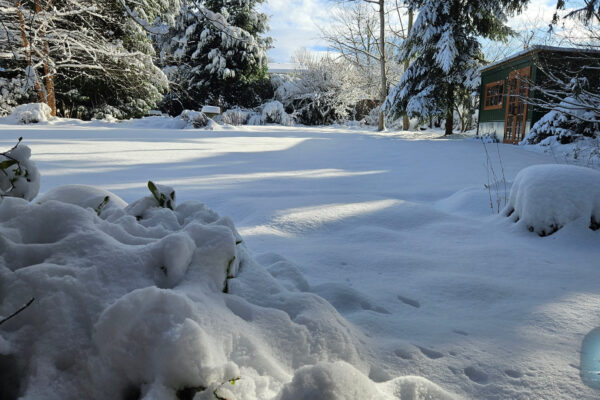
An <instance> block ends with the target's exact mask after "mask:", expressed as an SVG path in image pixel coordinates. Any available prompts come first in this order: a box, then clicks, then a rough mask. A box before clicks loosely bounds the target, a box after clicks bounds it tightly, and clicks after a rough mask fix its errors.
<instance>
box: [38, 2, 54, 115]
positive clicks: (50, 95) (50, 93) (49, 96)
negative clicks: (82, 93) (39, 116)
mask: <svg viewBox="0 0 600 400" xmlns="http://www.w3.org/2000/svg"><path fill="white" fill-rule="evenodd" d="M51 4H52V0H50V1H49V2H48V4H47V7H46V10H48V8H49V7H50V5H51ZM41 12H42V6H41V5H40V0H35V13H36V14H39V13H41ZM40 36H41V38H42V40H43V41H44V52H43V54H44V81H45V83H46V104H48V106H49V107H50V110H51V115H52V116H53V117H56V97H55V95H54V73H53V72H52V71H51V70H50V66H49V64H48V58H49V56H50V49H49V48H48V41H47V40H46V28H43V29H42V32H41V35H40Z"/></svg>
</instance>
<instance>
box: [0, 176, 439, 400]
mask: <svg viewBox="0 0 600 400" xmlns="http://www.w3.org/2000/svg"><path fill="white" fill-rule="evenodd" d="M156 187H157V189H158V191H157V193H163V194H166V195H167V196H169V197H171V193H172V189H170V188H166V187H163V188H162V189H161V188H160V186H158V185H157V186H156ZM159 197H160V195H159ZM106 198H108V200H106ZM103 203H105V205H104V206H103V207H102V209H101V210H100V212H98V208H99V205H100V204H103ZM171 205H172V207H173V208H174V209H173V210H171V209H170V208H167V207H159V204H158V201H157V200H156V197H155V194H152V195H151V196H149V197H148V198H146V199H142V200H140V201H137V202H133V203H132V204H130V205H129V206H125V202H124V201H123V200H121V199H120V198H119V197H118V196H116V195H115V194H113V193H110V192H107V191H104V190H100V189H96V188H93V187H86V186H82V185H77V186H74V185H70V186H65V187H59V188H55V189H53V190H51V191H50V192H48V193H46V194H44V195H42V196H40V197H39V198H38V200H37V201H35V202H33V203H28V202H26V201H25V200H23V199H18V198H4V199H3V200H2V201H1V202H0V245H1V246H2V252H1V253H0V289H1V290H0V293H1V299H2V302H0V316H1V315H4V316H5V315H8V314H10V313H12V312H13V311H14V310H16V309H18V308H19V306H21V305H22V304H24V303H25V302H26V301H27V300H29V299H30V298H31V297H35V299H36V301H35V302H34V303H33V304H32V305H31V306H30V307H29V308H27V309H26V310H24V311H23V312H21V313H20V314H19V315H18V316H17V317H15V318H12V319H11V320H10V321H8V322H7V323H6V324H3V326H2V328H3V329H2V331H1V332H0V357H2V362H3V367H2V368H0V382H3V385H5V389H6V390H7V391H8V392H9V393H15V396H17V397H19V396H23V398H34V397H35V396H37V394H38V393H43V395H40V396H38V397H43V398H48V399H64V398H98V399H99V398H123V397H124V396H125V397H127V396H133V394H135V396H136V398H144V399H151V398H157V399H158V398H160V399H169V398H170V399H174V398H176V396H178V395H179V396H183V395H184V394H187V395H189V397H192V396H194V394H195V395H196V398H207V399H209V398H210V399H212V398H214V397H212V396H214V395H217V396H220V398H232V399H233V398H240V399H249V400H255V399H271V398H278V397H281V396H284V395H285V396H287V397H285V398H290V397H289V396H294V393H298V394H300V393H302V392H303V391H306V390H308V389H307V387H306V385H303V384H302V383H301V382H300V380H301V377H302V376H303V375H306V373H307V372H308V371H313V372H315V373H316V372H317V371H318V370H320V369H322V368H324V367H315V369H312V370H306V371H304V370H299V373H298V379H296V383H294V384H293V385H292V386H290V387H288V388H286V389H285V391H283V387H284V384H286V383H287V382H289V381H290V380H291V378H292V376H294V371H295V370H297V369H299V368H301V367H302V366H310V365H314V364H317V363H319V362H335V361H338V360H343V361H346V362H347V363H350V364H351V365H352V366H353V367H350V366H349V365H346V366H344V365H339V366H337V365H336V368H333V369H332V367H326V368H325V369H326V370H327V371H329V373H331V374H333V375H332V376H339V377H340V379H341V378H342V377H355V378H356V379H355V380H352V381H346V380H345V381H344V384H343V385H340V383H341V381H338V382H329V383H327V382H325V381H322V382H320V383H319V385H318V387H319V388H320V389H321V390H323V391H324V393H329V392H332V393H338V391H339V390H342V389H343V390H342V391H339V393H340V396H342V395H343V394H344V393H351V392H356V390H360V392H361V393H363V392H364V393H366V392H373V393H377V391H378V389H377V388H380V389H381V392H382V393H383V394H384V396H383V397H381V398H382V399H393V398H394V396H393V395H392V392H393V391H392V390H391V389H390V390H387V389H386V388H387V386H385V387H384V386H380V385H381V384H375V383H374V382H372V381H370V380H369V379H368V378H367V377H366V376H365V373H367V371H368V369H369V367H368V364H367V363H366V362H365V361H363V360H364V356H361V353H362V351H363V350H362V345H361V344H360V341H359V338H360V334H359V333H358V332H357V331H356V330H355V329H354V328H353V327H352V326H351V325H350V324H348V323H347V322H345V321H344V319H343V318H342V317H341V316H340V315H339V314H338V313H337V312H336V311H335V309H334V308H333V307H332V306H331V305H330V304H329V303H327V302H326V301H325V300H323V299H322V298H320V297H318V296H316V295H314V294H311V293H306V292H302V291H300V290H299V289H296V288H294V287H291V286H285V285H283V284H282V283H281V282H280V281H279V280H278V279H276V278H275V277H274V275H272V274H271V273H269V272H268V271H267V270H266V269H265V268H264V267H262V266H260V265H259V264H257V263H256V261H254V259H253V258H252V256H251V255H250V252H249V251H248V250H247V249H246V248H245V245H244V244H243V243H242V239H241V237H240V236H239V234H238V233H237V231H236V229H235V227H234V225H233V222H232V221H231V219H229V218H226V217H225V218H224V217H220V216H219V215H217V214H216V213H215V212H213V211H211V210H210V209H208V208H207V207H206V206H205V205H204V204H202V203H199V202H185V203H182V204H179V205H175V204H171ZM40 227H43V229H41V228H40ZM224 291H226V292H228V293H229V294H228V293H224ZM230 294H232V295H230ZM1 319H2V317H0V320H1ZM274 326H276V327H277V329H273V327H274ZM4 328H6V329H4ZM338 367H339V368H338ZM338 370H339V372H337V371H338ZM300 371H304V372H302V373H300ZM313 372H309V374H313ZM15 376H16V377H18V379H8V378H9V377H15ZM315 376H316V375H315ZM344 379H346V378H344ZM365 382H367V383H368V389H361V387H362V385H363V384H364V383H365ZM424 382H426V381H424ZM298 385H300V386H298ZM342 386H343V387H342ZM425 386H427V387H428V388H429V389H427V390H425V389H424V390H425V392H428V390H433V388H435V386H434V385H432V384H431V383H429V382H427V384H426V385H425ZM383 389H386V390H383ZM397 389H398V388H397ZM280 392H281V393H280ZM425 392H424V393H425ZM278 393H280V394H278ZM297 398H300V397H297ZM336 398H340V397H339V396H338V397H336Z"/></svg>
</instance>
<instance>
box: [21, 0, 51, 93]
mask: <svg viewBox="0 0 600 400" xmlns="http://www.w3.org/2000/svg"><path fill="white" fill-rule="evenodd" d="M17 16H18V17H19V24H20V25H21V39H22V40H23V47H24V48H25V56H26V58H27V66H28V67H29V68H30V70H31V73H35V71H34V70H33V63H32V61H31V47H30V46H29V41H28V40H27V33H26V30H25V18H24V17H23V13H22V12H21V2H20V1H19V2H18V3H17ZM33 86H34V87H35V91H36V92H37V94H38V97H39V99H40V103H44V102H45V97H44V91H43V90H42V86H41V85H40V82H39V81H38V79H37V76H35V82H34V83H33Z"/></svg>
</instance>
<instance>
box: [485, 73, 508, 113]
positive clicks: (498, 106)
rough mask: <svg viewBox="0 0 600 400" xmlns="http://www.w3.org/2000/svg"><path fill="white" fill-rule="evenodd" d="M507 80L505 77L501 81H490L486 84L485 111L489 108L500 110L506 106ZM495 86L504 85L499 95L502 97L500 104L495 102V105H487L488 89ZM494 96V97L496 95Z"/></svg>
mask: <svg viewBox="0 0 600 400" xmlns="http://www.w3.org/2000/svg"><path fill="white" fill-rule="evenodd" d="M505 84H506V82H505V80H504V79H501V80H499V81H495V82H490V83H488V84H486V85H485V86H484V88H483V110H484V111H488V110H499V109H501V108H502V107H503V106H504V89H505V88H504V86H505ZM494 86H501V87H502V93H500V94H499V95H496V96H499V97H500V102H499V103H498V104H493V105H487V100H488V91H489V89H490V88H492V87H494ZM496 96H494V97H496Z"/></svg>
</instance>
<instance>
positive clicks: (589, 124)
mask: <svg viewBox="0 0 600 400" xmlns="http://www.w3.org/2000/svg"><path fill="white" fill-rule="evenodd" d="M578 104H579V102H578V100H577V99H575V98H573V97H569V98H566V99H564V100H563V101H562V102H561V103H560V104H559V105H558V106H557V107H555V108H554V109H553V110H551V111H550V112H548V113H547V114H546V115H544V116H543V117H542V118H541V119H540V120H539V121H537V122H536V123H535V124H534V125H533V126H532V127H531V130H530V131H529V133H528V134H527V136H526V137H525V142H526V143H527V144H539V143H542V142H543V144H549V142H550V141H556V142H559V143H561V144H569V143H572V142H575V141H577V140H580V139H581V138H583V137H592V138H593V137H600V114H599V113H598V112H597V111H595V110H591V109H586V108H585V107H582V106H578ZM548 138H552V139H550V140H546V139H548Z"/></svg>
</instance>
